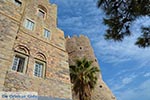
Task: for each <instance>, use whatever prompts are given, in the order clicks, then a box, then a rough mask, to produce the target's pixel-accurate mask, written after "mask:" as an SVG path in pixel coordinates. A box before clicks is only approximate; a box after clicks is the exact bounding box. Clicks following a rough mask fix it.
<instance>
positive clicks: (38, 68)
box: [34, 62, 44, 77]
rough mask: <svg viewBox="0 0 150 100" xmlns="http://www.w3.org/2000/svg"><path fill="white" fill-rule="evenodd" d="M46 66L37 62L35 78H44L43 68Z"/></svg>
mask: <svg viewBox="0 0 150 100" xmlns="http://www.w3.org/2000/svg"><path fill="white" fill-rule="evenodd" d="M43 67H44V64H43V63H40V62H35V66H34V76H37V77H42V76H43V69H44V68H43Z"/></svg>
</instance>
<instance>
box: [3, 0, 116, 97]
mask: <svg viewBox="0 0 150 100" xmlns="http://www.w3.org/2000/svg"><path fill="white" fill-rule="evenodd" d="M83 39H85V37H84V36H81V37H80V38H77V37H74V38H72V39H68V38H67V39H65V38H64V32H63V31H62V30H60V29H59V28H57V7H56V5H55V4H50V3H49V0H0V91H6V92H7V91H11V92H18V91H31V92H37V93H38V95H39V96H43V97H49V98H51V99H52V100H55V99H56V100H58V99H60V100H72V91H71V83H70V76H69V63H70V64H72V62H71V61H73V59H74V58H73V56H76V57H78V55H74V54H73V55H72V54H70V51H71V48H72V47H71V46H72V45H70V44H71V43H72V44H73V48H78V47H79V50H78V51H77V52H82V49H83V48H85V47H88V48H89V49H88V50H87V51H88V52H90V53H89V54H91V55H87V53H86V52H85V54H84V52H83V55H87V57H88V58H89V60H95V64H96V65H97V66H98V63H97V62H96V58H95V56H94V53H93V51H92V48H91V46H90V42H89V40H88V39H87V38H86V39H85V41H84V40H83ZM82 40H83V41H84V42H83V44H81V45H79V43H82V42H81V41H82ZM66 41H67V42H66ZM74 41H76V42H74ZM66 44H67V45H66ZM66 47H67V48H66ZM72 50H74V49H72ZM83 50H86V49H83ZM68 53H69V54H68ZM76 54H77V53H76ZM68 55H69V56H70V57H69V56H68ZM71 59H72V60H71ZM68 60H69V61H68ZM97 87H98V88H97V89H96V90H95V92H94V93H93V100H112V99H110V98H113V95H112V93H111V91H110V90H109V88H108V87H107V86H106V85H105V83H104V82H103V80H102V78H101V76H100V78H99V82H98V85H97ZM51 99H50V100H51ZM44 100H46V99H44ZM113 100H114V99H113Z"/></svg>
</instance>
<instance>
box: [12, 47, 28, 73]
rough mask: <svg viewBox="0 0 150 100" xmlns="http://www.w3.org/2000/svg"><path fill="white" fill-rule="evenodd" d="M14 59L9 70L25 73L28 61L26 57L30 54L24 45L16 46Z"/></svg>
mask: <svg viewBox="0 0 150 100" xmlns="http://www.w3.org/2000/svg"><path fill="white" fill-rule="evenodd" d="M14 51H15V52H14V58H13V63H12V67H11V69H12V70H14V71H16V72H20V73H25V72H26V68H27V67H26V65H27V60H28V55H29V54H30V52H29V49H28V48H27V47H26V46H24V45H17V46H16V47H15V48H14Z"/></svg>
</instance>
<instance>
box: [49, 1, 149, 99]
mask: <svg viewBox="0 0 150 100" xmlns="http://www.w3.org/2000/svg"><path fill="white" fill-rule="evenodd" d="M51 3H55V4H57V5H58V27H59V28H60V29H62V30H63V31H64V32H65V35H70V36H73V35H80V34H83V35H86V36H88V37H89V39H90V40H91V44H92V47H93V49H94V51H95V55H96V57H97V58H98V61H99V64H100V68H101V71H102V75H103V79H104V81H105V82H106V84H107V85H108V86H109V87H110V88H111V90H112V92H113V93H114V95H115V96H116V97H117V100H150V94H149V93H150V48H145V49H141V48H138V47H137V46H135V45H134V42H135V40H136V38H137V37H138V36H139V35H140V26H150V17H148V16H144V17H141V18H138V19H137V20H136V21H135V22H133V23H132V27H131V31H132V33H133V34H132V36H131V37H128V38H125V39H124V41H123V42H121V43H117V42H113V41H106V40H104V37H103V34H104V33H105V30H106V29H107V27H106V26H105V25H103V21H102V19H103V17H104V16H105V14H104V12H103V11H101V10H100V9H97V7H96V0H51Z"/></svg>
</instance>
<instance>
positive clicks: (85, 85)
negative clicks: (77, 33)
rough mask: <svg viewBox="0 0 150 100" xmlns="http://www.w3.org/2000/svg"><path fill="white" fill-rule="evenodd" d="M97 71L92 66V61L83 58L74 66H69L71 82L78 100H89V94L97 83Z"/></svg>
mask: <svg viewBox="0 0 150 100" xmlns="http://www.w3.org/2000/svg"><path fill="white" fill-rule="evenodd" d="M97 72H99V69H98V68H97V67H94V66H92V61H87V60H86V59H85V58H84V59H81V60H77V61H76V65H72V66H70V76H71V82H72V83H73V90H74V92H75V93H76V95H79V98H80V100H91V92H92V90H93V89H94V87H95V85H96V82H97Z"/></svg>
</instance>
